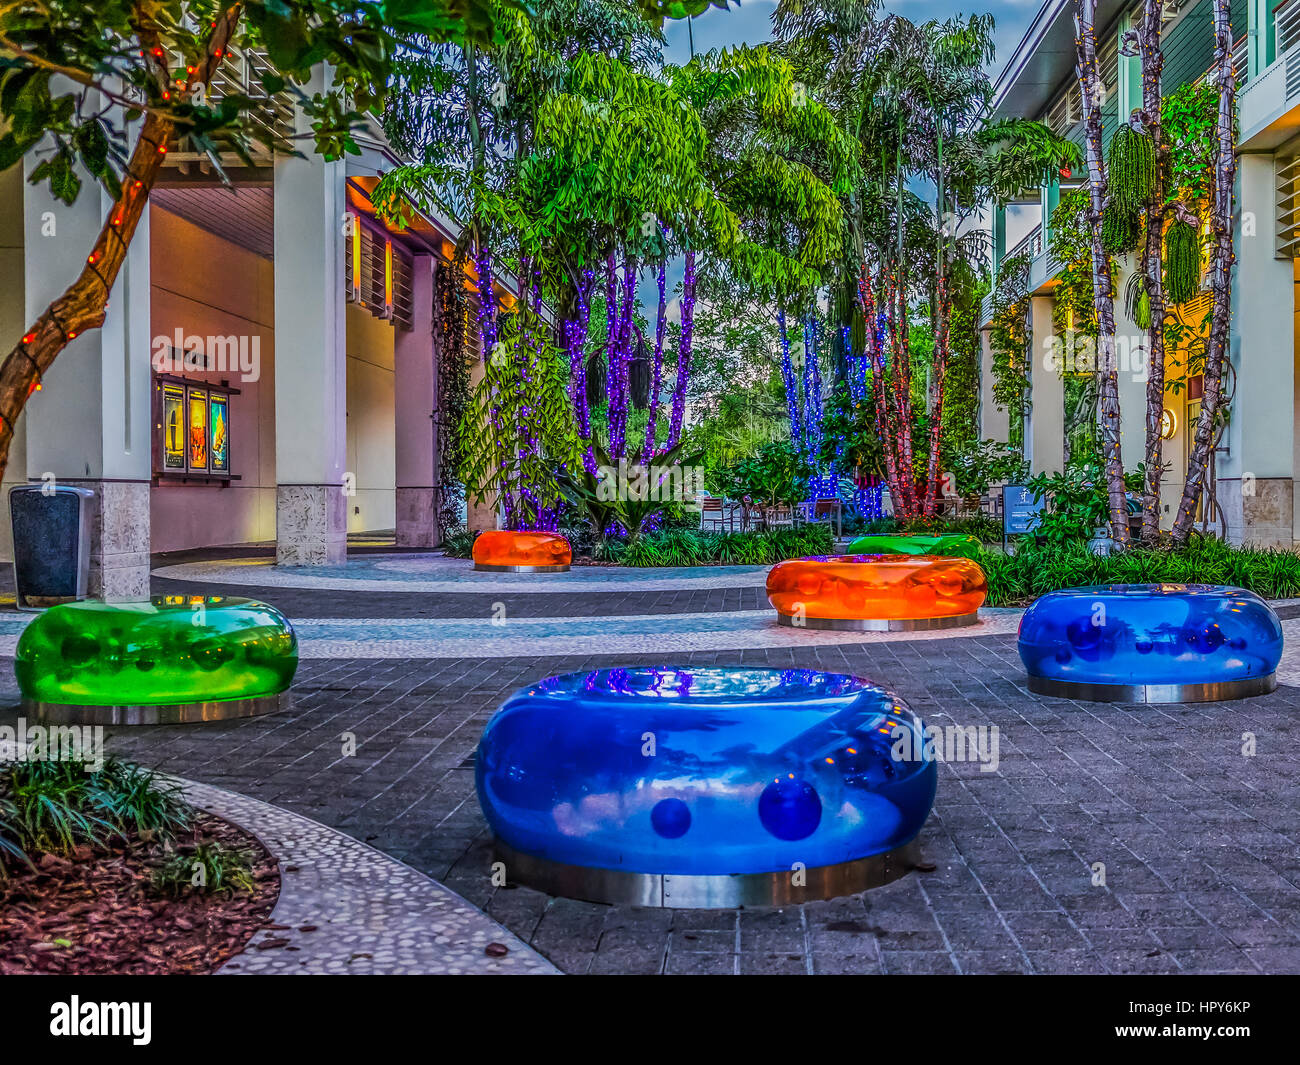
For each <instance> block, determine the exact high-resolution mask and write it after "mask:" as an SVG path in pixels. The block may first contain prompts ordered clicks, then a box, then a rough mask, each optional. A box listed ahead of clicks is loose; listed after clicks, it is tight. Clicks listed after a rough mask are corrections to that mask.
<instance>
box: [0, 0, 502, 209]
mask: <svg viewBox="0 0 1300 1065" xmlns="http://www.w3.org/2000/svg"><path fill="white" fill-rule="evenodd" d="M228 22H229V24H230V25H231V27H232V28H231V32H230V36H229V42H228V45H227V47H231V48H234V49H236V50H239V51H243V50H245V49H249V48H254V47H258V48H261V49H264V50H265V52H266V55H267V57H268V59H269V61H270V66H271V69H270V70H269V72H267V73H266V74H265V75H263V77H262V84H261V85H260V86H258V85H254V86H251V89H252V90H253V93H256V92H258V91H259V90H263V91H266V92H272V93H286V94H288V95H289V96H290V97H292V98H293V99H294V101H295V102H296V103H297V104H298V105H299V106H300V107H301V108H302V109H303V110H304V111H305V113H306V115H307V116H308V118H309V120H310V124H311V126H310V137H311V144H312V147H313V148H314V149H315V150H316V151H317V152H319V153H320V154H322V155H324V156H325V157H326V158H329V159H338V158H341V157H342V156H343V155H345V154H347V153H359V152H360V148H359V147H358V145H357V143H356V141H355V140H354V138H353V131H354V130H355V129H357V128H359V126H360V124H361V123H362V122H364V120H365V118H366V116H367V115H370V114H378V113H379V111H380V109H381V106H382V102H383V99H384V96H385V93H386V92H387V81H388V75H389V71H390V64H391V61H392V58H393V56H394V55H395V53H396V52H397V50H398V48H399V46H400V43H401V41H402V40H403V39H404V38H405V37H406V36H407V35H409V34H419V35H422V36H423V37H425V38H428V39H431V40H441V41H446V40H487V39H490V38H491V37H492V36H493V34H494V33H495V25H494V22H493V19H492V15H491V12H490V9H489V6H488V4H487V2H486V0H454V2H453V0H430V2H428V3H419V4H414V3H411V2H409V0H379V2H374V0H347V2H341V0H247V2H245V3H243V4H242V5H228V6H227V5H218V4H214V3H212V2H210V0H171V2H169V3H166V4H156V3H149V4H134V3H120V2H114V3H98V4H87V3H83V2H80V0H45V2H43V3H39V4H25V3H24V4H8V5H5V6H3V7H0V40H3V44H4V57H3V58H0V129H3V130H4V135H3V136H0V170H3V169H7V168H8V167H10V166H12V165H14V164H15V163H16V162H17V161H18V160H19V159H21V158H22V157H23V156H24V155H25V154H26V153H27V152H29V151H31V150H33V149H34V148H35V147H36V146H37V145H38V144H40V143H41V142H42V139H43V138H45V137H47V136H48V137H49V138H50V141H49V142H48V143H49V144H50V153H49V154H48V155H47V156H45V157H44V158H43V159H42V160H41V161H40V163H39V164H37V166H36V167H35V168H34V169H33V172H32V178H31V179H32V181H33V182H35V183H42V182H44V183H48V184H49V187H50V192H51V193H52V194H53V195H54V196H55V197H56V198H58V199H60V200H62V201H64V202H65V203H72V202H73V201H74V200H75V199H76V198H77V195H78V193H79V192H80V190H81V180H80V178H79V177H78V176H77V174H76V172H75V170H74V169H73V168H74V165H75V164H78V163H79V164H80V165H81V166H83V167H84V168H85V170H86V172H88V173H89V174H90V175H91V176H93V177H95V178H96V179H98V180H99V182H100V183H101V184H102V185H103V187H104V188H105V189H106V190H107V192H108V194H109V195H110V196H111V197H112V198H114V199H116V198H117V197H118V196H119V195H120V193H121V184H122V182H121V179H122V177H123V175H124V174H125V169H126V163H127V159H128V156H129V154H130V151H131V147H132V141H133V137H134V135H135V131H134V128H128V127H127V126H126V124H124V123H121V122H116V121H114V122H110V121H108V120H107V116H106V112H105V109H104V106H103V104H104V102H108V103H119V104H121V105H122V106H123V107H124V108H125V111H126V114H127V115H128V116H130V117H138V116H139V115H140V114H141V113H142V112H143V111H144V110H146V109H147V110H149V111H150V112H152V113H154V114H157V115H160V116H163V117H164V118H166V119H168V120H170V121H171V122H172V123H174V124H175V126H176V128H177V130H178V133H179V135H180V137H181V139H182V141H183V142H184V146H185V147H186V148H187V150H190V151H196V152H199V153H201V154H205V155H207V157H208V158H209V160H210V161H211V162H212V164H213V166H214V167H215V168H216V170H217V172H218V173H221V172H222V170H221V160H220V155H221V153H222V152H233V153H235V154H236V155H238V156H239V157H240V158H241V159H243V160H245V161H246V162H247V161H248V160H249V156H250V153H251V151H252V150H253V148H254V147H255V146H257V145H261V146H263V147H265V148H267V149H272V148H274V149H277V150H279V151H283V152H295V151H296V150H297V149H296V146H295V144H294V143H293V142H290V141H287V140H284V139H283V138H281V137H280V136H279V135H278V134H276V133H275V132H274V126H273V124H271V123H268V122H267V121H266V104H265V101H264V100H258V99H256V98H255V97H254V95H253V93H250V94H247V95H245V94H240V93H228V94H225V95H221V96H217V95H212V96H207V95H200V94H196V93H193V92H191V91H180V90H178V86H177V80H178V78H179V79H180V81H181V88H182V89H183V88H184V86H185V84H186V80H187V79H188V78H190V77H191V75H190V74H187V72H186V67H187V66H188V67H193V68H196V69H198V70H201V69H202V67H203V65H204V63H205V62H206V61H207V60H208V57H209V56H210V55H211V54H212V53H213V52H214V50H215V49H216V48H217V47H219V46H220V44H221V41H222V38H221V37H219V36H217V35H218V34H220V33H223V32H224V31H225V30H226V29H227V26H228ZM176 57H180V61H179V63H177V59H176ZM325 63H328V64H329V66H330V68H331V70H332V72H333V77H332V80H331V83H330V86H329V88H327V89H325V90H322V91H316V92H310V93H309V92H308V91H307V90H306V89H305V88H304V87H303V86H304V85H305V84H306V83H307V81H308V80H309V79H310V77H311V75H312V71H313V70H314V69H316V68H318V67H320V66H321V65H322V64H325ZM172 64H176V65H175V66H173V65H172ZM56 73H57V74H58V75H60V76H59V77H57V78H56V76H55V75H56ZM198 83H199V84H201V81H200V82H198ZM191 84H194V82H191ZM96 93H97V94H99V95H98V96H97V97H96V96H95V95H94V94H96Z"/></svg>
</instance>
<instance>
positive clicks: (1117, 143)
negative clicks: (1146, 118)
mask: <svg viewBox="0 0 1300 1065" xmlns="http://www.w3.org/2000/svg"><path fill="white" fill-rule="evenodd" d="M1106 181H1107V188H1108V189H1109V192H1110V203H1109V204H1108V206H1109V207H1112V208H1114V210H1115V213H1116V217H1117V218H1118V219H1121V220H1128V219H1136V217H1137V215H1138V213H1139V212H1140V211H1142V210H1143V209H1144V208H1145V207H1146V205H1147V202H1148V201H1149V200H1150V199H1151V193H1152V191H1153V190H1154V189H1155V182H1156V146H1155V142H1154V141H1153V140H1152V139H1151V136H1150V134H1147V133H1143V132H1140V131H1139V130H1136V129H1134V128H1133V127H1132V126H1130V125H1129V124H1128V123H1127V122H1121V123H1120V125H1119V127H1118V128H1117V129H1116V130H1115V132H1114V133H1113V134H1112V135H1111V138H1110V150H1109V152H1108V153H1107V156H1106ZM1102 224H1103V227H1104V225H1105V216H1104V215H1103V219H1102ZM1104 231H1105V230H1104V228H1103V233H1104ZM1122 250H1124V251H1127V250H1128V249H1127V248H1124V249H1122Z"/></svg>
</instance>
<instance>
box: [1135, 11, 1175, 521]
mask: <svg viewBox="0 0 1300 1065" xmlns="http://www.w3.org/2000/svg"><path fill="white" fill-rule="evenodd" d="M1163 17H1164V4H1163V2H1162V0H1146V2H1145V5H1144V7H1143V12H1142V25H1141V28H1140V31H1139V33H1138V44H1139V51H1140V53H1141V56H1142V110H1143V112H1144V114H1143V123H1144V125H1145V126H1146V132H1147V134H1148V135H1149V136H1150V137H1151V140H1152V142H1153V143H1154V144H1155V147H1156V175H1155V185H1154V187H1153V188H1152V190H1151V199H1150V200H1149V201H1148V203H1147V239H1146V248H1145V250H1144V252H1143V266H1144V267H1145V273H1146V286H1145V287H1146V291H1147V299H1148V300H1149V302H1150V304H1151V324H1150V326H1148V328H1147V421H1146V434H1147V439H1146V458H1145V466H1146V476H1145V483H1144V484H1143V488H1142V540H1143V542H1145V543H1148V544H1155V543H1158V542H1159V541H1160V480H1161V477H1162V475H1163V472H1164V471H1163V469H1162V467H1163V464H1164V454H1163V450H1164V437H1163V436H1162V435H1161V420H1162V417H1163V415H1164V409H1165V285H1164V270H1163V269H1162V264H1163V259H1162V249H1163V245H1164V228H1165V209H1164V208H1165V173H1166V171H1167V168H1168V165H1169V147H1168V145H1166V144H1165V142H1164V134H1163V131H1162V129H1161V118H1160V107H1161V95H1160V75H1161V72H1162V70H1163V68H1164V63H1165V59H1164V55H1163V53H1162V52H1161V51H1160V27H1161V20H1162V18H1163Z"/></svg>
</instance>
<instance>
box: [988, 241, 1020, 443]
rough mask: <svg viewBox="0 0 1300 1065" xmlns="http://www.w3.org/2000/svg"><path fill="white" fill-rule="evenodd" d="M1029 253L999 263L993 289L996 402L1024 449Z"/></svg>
mask: <svg viewBox="0 0 1300 1065" xmlns="http://www.w3.org/2000/svg"><path fill="white" fill-rule="evenodd" d="M1029 265H1030V258H1029V256H1028V254H1024V255H1013V256H1012V257H1011V258H1009V259H1004V260H1003V261H1002V263H1001V264H1000V265H999V266H998V276H997V283H996V285H995V287H994V289H993V317H992V319H991V321H990V323H989V348H990V349H991V352H992V356H993V390H992V391H993V401H994V402H995V403H996V404H997V405H998V406H999V407H1001V408H1002V409H1003V410H1005V411H1006V412H1007V418H1008V421H1009V436H1010V438H1011V442H1012V443H1013V444H1015V445H1016V446H1017V447H1018V448H1020V449H1021V450H1023V447H1024V439H1023V432H1024V419H1025V396H1026V393H1027V392H1028V390H1029V356H1030V352H1029V344H1030V336H1029V329H1028V322H1027V319H1028V315H1029Z"/></svg>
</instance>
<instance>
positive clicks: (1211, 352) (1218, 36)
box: [1173, 0, 1237, 544]
mask: <svg viewBox="0 0 1300 1065" xmlns="http://www.w3.org/2000/svg"><path fill="white" fill-rule="evenodd" d="M1214 62H1215V67H1216V78H1215V80H1216V81H1217V82H1218V84H1219V124H1218V134H1219V147H1218V152H1217V153H1216V155H1215V160H1214V208H1213V211H1214V214H1213V227H1214V256H1213V259H1212V260H1211V264H1210V290H1211V292H1212V294H1213V299H1214V310H1213V312H1212V316H1211V318H1210V335H1209V339H1208V341H1207V343H1206V346H1205V392H1204V395H1203V396H1202V398H1201V415H1200V418H1198V419H1197V422H1196V437H1195V442H1194V443H1193V444H1192V452H1191V454H1190V455H1189V456H1188V459H1187V480H1186V482H1185V483H1184V485H1183V498H1182V499H1181V501H1180V502H1179V504H1178V517H1177V518H1176V519H1175V521H1174V527H1173V540H1174V543H1176V544H1183V543H1186V542H1187V538H1188V537H1189V536H1190V535H1191V531H1192V522H1193V521H1194V520H1195V518H1196V506H1197V504H1198V503H1199V502H1200V499H1201V493H1202V492H1203V491H1204V489H1205V475H1206V468H1207V466H1208V465H1209V461H1210V450H1211V448H1212V447H1213V446H1214V442H1215V437H1216V435H1217V433H1218V421H1219V407H1220V405H1221V403H1222V401H1223V364H1224V362H1225V361H1226V360H1227V357H1228V323H1229V319H1230V317H1231V314H1232V258H1233V256H1232V184H1233V181H1234V180H1235V178H1236V176H1237V157H1236V154H1235V152H1234V145H1233V118H1234V116H1235V113H1236V96H1237V79H1236V77H1235V76H1234V75H1233V72H1232V30H1231V28H1229V26H1228V0H1214Z"/></svg>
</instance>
